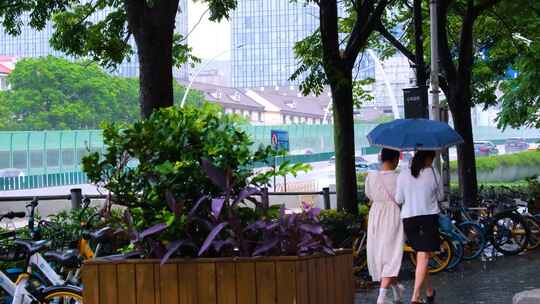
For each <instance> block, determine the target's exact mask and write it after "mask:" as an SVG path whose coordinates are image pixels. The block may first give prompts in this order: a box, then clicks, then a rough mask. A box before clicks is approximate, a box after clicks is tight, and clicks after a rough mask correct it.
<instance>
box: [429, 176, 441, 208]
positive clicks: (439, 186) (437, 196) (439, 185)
mask: <svg viewBox="0 0 540 304" xmlns="http://www.w3.org/2000/svg"><path fill="white" fill-rule="evenodd" d="M431 172H433V178H434V179H435V184H436V185H437V189H436V190H435V191H437V193H436V194H435V195H436V198H437V205H438V206H439V210H443V208H442V206H441V202H440V201H439V191H440V190H441V184H439V180H438V179H437V174H436V173H435V168H433V167H431Z"/></svg>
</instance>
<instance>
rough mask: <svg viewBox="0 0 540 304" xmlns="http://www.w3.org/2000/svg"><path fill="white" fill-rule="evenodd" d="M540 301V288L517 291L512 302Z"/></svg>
mask: <svg viewBox="0 0 540 304" xmlns="http://www.w3.org/2000/svg"><path fill="white" fill-rule="evenodd" d="M538 303H540V289H531V290H527V291H522V292H520V293H516V294H515V295H514V298H513V299H512V304H538Z"/></svg>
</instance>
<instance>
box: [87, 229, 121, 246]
mask: <svg viewBox="0 0 540 304" xmlns="http://www.w3.org/2000/svg"><path fill="white" fill-rule="evenodd" d="M113 232H114V231H113V229H112V228H111V227H103V228H101V229H99V230H97V231H93V232H86V233H84V238H86V239H89V240H93V241H95V242H97V243H103V242H104V241H106V240H107V239H110V238H111V237H112V234H113Z"/></svg>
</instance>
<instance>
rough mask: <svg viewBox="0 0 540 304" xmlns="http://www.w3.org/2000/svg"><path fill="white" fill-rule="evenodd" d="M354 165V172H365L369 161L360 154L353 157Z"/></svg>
mask: <svg viewBox="0 0 540 304" xmlns="http://www.w3.org/2000/svg"><path fill="white" fill-rule="evenodd" d="M354 166H355V167H356V172H367V171H368V170H369V163H368V161H367V160H366V159H365V158H363V157H362V156H355V157H354Z"/></svg>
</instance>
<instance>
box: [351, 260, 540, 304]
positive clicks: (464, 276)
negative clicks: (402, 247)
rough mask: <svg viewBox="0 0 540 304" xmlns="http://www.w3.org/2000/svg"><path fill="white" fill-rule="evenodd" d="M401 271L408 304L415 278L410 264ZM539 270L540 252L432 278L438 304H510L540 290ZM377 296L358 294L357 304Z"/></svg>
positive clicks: (372, 292) (468, 265) (476, 264)
mask: <svg viewBox="0 0 540 304" xmlns="http://www.w3.org/2000/svg"><path fill="white" fill-rule="evenodd" d="M402 268H403V271H402V274H401V275H400V277H402V279H401V280H402V283H403V284H404V285H405V287H406V289H407V291H406V301H405V303H408V301H409V300H410V296H411V292H412V284H413V277H414V274H413V272H412V267H411V266H410V263H409V262H408V261H406V260H404V264H403V267H402ZM539 270H540V250H536V251H533V252H526V253H523V254H521V255H518V256H512V257H497V259H496V260H494V261H486V262H482V261H480V260H476V261H471V262H463V263H462V264H461V265H460V266H459V269H458V270H456V271H453V272H443V273H440V274H437V275H434V276H433V277H432V278H433V285H434V287H435V289H436V290H437V304H462V303H463V304H465V303H467V304H509V303H512V298H513V297H514V295H515V294H516V293H519V292H522V291H526V290H532V289H537V288H540V279H539ZM377 295H378V288H373V289H370V290H367V291H361V290H359V291H358V292H357V294H356V302H355V304H364V303H366V304H367V303H369V304H372V303H373V304H374V303H375V302H376V299H377ZM526 303H529V302H526ZM534 303H540V302H534Z"/></svg>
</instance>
